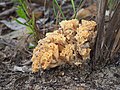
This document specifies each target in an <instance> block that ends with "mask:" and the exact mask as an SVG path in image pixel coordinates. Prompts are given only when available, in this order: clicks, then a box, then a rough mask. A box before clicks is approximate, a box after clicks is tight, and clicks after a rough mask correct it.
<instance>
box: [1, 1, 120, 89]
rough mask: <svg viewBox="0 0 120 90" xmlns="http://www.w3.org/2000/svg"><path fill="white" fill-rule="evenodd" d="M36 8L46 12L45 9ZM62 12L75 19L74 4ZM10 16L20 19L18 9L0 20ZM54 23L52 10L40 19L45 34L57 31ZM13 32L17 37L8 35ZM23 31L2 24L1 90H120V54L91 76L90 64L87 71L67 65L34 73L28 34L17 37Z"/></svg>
mask: <svg viewBox="0 0 120 90" xmlns="http://www.w3.org/2000/svg"><path fill="white" fill-rule="evenodd" d="M6 1H7V0H6ZM77 1H79V0H76V3H77ZM69 3H70V2H69ZM69 3H68V4H69ZM12 5H13V4H11V3H10V4H9V7H8V8H6V7H4V6H2V7H0V9H1V11H0V12H3V11H5V10H7V9H9V8H11V7H12ZM86 5H87V4H86ZM36 7H37V8H38V7H39V10H40V11H42V10H43V11H44V9H43V8H44V6H36ZM41 8H42V9H41ZM63 10H64V13H68V12H70V13H68V14H69V15H66V16H67V18H69V17H70V16H72V14H73V12H72V11H71V10H72V7H71V5H64V4H63ZM48 12H49V13H48ZM11 16H15V17H17V16H16V14H15V10H13V12H12V13H9V14H8V15H4V16H2V17H0V20H8V21H9V20H12V17H11ZM6 18H7V19H6ZM39 18H40V17H39ZM41 22H42V23H41ZM55 22H56V20H55V19H54V15H53V13H52V11H51V8H50V10H49V11H48V10H46V11H45V15H44V17H42V18H40V19H39V20H38V24H39V26H40V30H41V31H45V32H47V31H50V30H52V29H53V28H55V25H53V24H54V23H55ZM22 28H23V27H22ZM11 32H15V34H12V35H11V34H10V35H8V34H9V33H11ZM20 32H21V31H20ZM20 32H19V31H18V30H16V31H14V30H12V29H11V28H10V27H9V28H8V27H7V26H6V25H5V24H3V23H0V35H1V36H2V37H1V36H0V90H120V57H119V56H120V54H119V55H118V56H117V58H116V59H118V62H117V63H115V64H113V65H109V66H106V67H105V68H104V69H102V70H98V71H94V72H93V73H90V70H89V67H88V65H86V66H85V69H82V68H80V67H75V66H70V65H64V66H60V67H57V68H54V69H50V70H46V71H39V72H38V73H35V74H33V73H31V64H32V63H31V62H30V59H31V56H32V49H29V48H28V44H29V43H30V41H29V40H28V37H29V35H26V34H22V35H18V33H20ZM4 35H6V36H4ZM16 35H17V36H16ZM21 36H22V38H21ZM24 36H25V37H24Z"/></svg>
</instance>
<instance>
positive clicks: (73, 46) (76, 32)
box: [32, 19, 96, 72]
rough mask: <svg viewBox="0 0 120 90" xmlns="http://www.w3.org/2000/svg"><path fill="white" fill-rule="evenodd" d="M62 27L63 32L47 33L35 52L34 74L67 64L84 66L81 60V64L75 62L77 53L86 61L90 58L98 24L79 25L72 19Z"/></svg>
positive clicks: (86, 23) (33, 59) (83, 22)
mask: <svg viewBox="0 0 120 90" xmlns="http://www.w3.org/2000/svg"><path fill="white" fill-rule="evenodd" d="M60 26H61V28H62V30H56V31H54V32H50V33H47V34H46V37H45V38H44V39H41V40H39V42H38V45H37V46H36V48H35V49H34V50H33V56H32V62H33V64H32V71H33V72H37V71H38V70H39V69H40V68H42V69H48V68H53V67H56V66H59V65H62V64H65V63H66V62H67V63H73V64H75V65H78V64H82V62H81V60H78V62H79V63H78V62H77V63H76V61H75V60H74V57H77V55H76V53H79V54H80V55H81V56H82V58H83V60H84V61H85V60H86V59H88V58H89V56H90V51H91V48H90V44H91V42H92V39H94V38H95V36H96V33H95V32H94V30H93V29H94V28H95V26H96V23H95V22H94V21H87V20H82V23H81V24H79V21H78V20H77V19H72V20H68V21H67V20H64V21H62V22H60ZM75 55H76V56H75Z"/></svg>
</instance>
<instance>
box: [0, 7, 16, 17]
mask: <svg viewBox="0 0 120 90" xmlns="http://www.w3.org/2000/svg"><path fill="white" fill-rule="evenodd" d="M15 10H16V9H15V7H12V8H11V9H7V10H5V11H3V12H2V13H0V17H3V16H6V15H10V14H11V13H13V12H15Z"/></svg>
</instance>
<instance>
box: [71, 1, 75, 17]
mask: <svg viewBox="0 0 120 90" xmlns="http://www.w3.org/2000/svg"><path fill="white" fill-rule="evenodd" d="M71 3H72V7H73V10H74V17H75V16H76V10H75V4H74V0H71Z"/></svg>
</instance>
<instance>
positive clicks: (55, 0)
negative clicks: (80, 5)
mask: <svg viewBox="0 0 120 90" xmlns="http://www.w3.org/2000/svg"><path fill="white" fill-rule="evenodd" d="M54 2H55V4H56V5H57V7H58V9H59V11H60V13H61V14H62V17H63V18H64V19H66V18H65V16H64V14H63V11H62V9H61V7H60V6H59V4H58V2H57V0H54Z"/></svg>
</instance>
